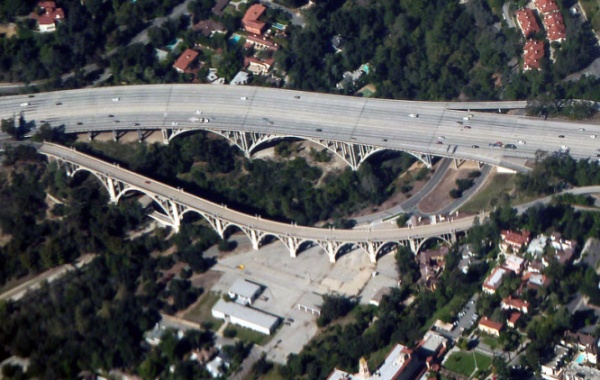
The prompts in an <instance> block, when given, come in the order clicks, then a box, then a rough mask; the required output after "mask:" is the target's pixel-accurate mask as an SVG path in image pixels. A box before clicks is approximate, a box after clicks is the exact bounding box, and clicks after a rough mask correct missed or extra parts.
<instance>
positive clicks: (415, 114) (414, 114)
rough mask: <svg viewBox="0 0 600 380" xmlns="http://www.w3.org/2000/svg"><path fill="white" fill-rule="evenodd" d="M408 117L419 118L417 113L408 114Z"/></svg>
mask: <svg viewBox="0 0 600 380" xmlns="http://www.w3.org/2000/svg"><path fill="white" fill-rule="evenodd" d="M408 117H419V114H418V113H409V114H408Z"/></svg>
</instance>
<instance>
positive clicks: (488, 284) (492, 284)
mask: <svg viewBox="0 0 600 380" xmlns="http://www.w3.org/2000/svg"><path fill="white" fill-rule="evenodd" d="M506 273H508V270H506V269H504V268H502V267H496V268H494V270H493V271H492V273H490V275H489V276H488V277H487V278H486V279H485V281H484V282H483V286H482V290H483V291H484V292H486V293H488V294H494V293H496V290H498V288H499V287H500V285H502V279H503V277H504V275H505V274H506Z"/></svg>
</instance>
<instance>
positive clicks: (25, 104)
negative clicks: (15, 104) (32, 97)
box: [21, 102, 29, 107]
mask: <svg viewBox="0 0 600 380" xmlns="http://www.w3.org/2000/svg"><path fill="white" fill-rule="evenodd" d="M28 105H29V103H28V102H25V103H21V107H27V106H28Z"/></svg>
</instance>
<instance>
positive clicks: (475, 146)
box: [471, 145, 479, 149]
mask: <svg viewBox="0 0 600 380" xmlns="http://www.w3.org/2000/svg"><path fill="white" fill-rule="evenodd" d="M471 148H475V149H477V148H479V145H471Z"/></svg>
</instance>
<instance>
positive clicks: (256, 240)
mask: <svg viewBox="0 0 600 380" xmlns="http://www.w3.org/2000/svg"><path fill="white" fill-rule="evenodd" d="M250 241H252V249H254V250H255V251H256V250H258V249H259V248H260V244H259V243H260V241H259V238H258V235H257V233H256V231H255V230H250Z"/></svg>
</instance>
